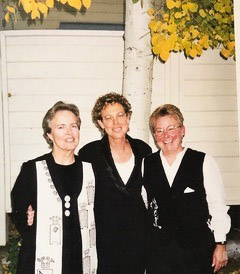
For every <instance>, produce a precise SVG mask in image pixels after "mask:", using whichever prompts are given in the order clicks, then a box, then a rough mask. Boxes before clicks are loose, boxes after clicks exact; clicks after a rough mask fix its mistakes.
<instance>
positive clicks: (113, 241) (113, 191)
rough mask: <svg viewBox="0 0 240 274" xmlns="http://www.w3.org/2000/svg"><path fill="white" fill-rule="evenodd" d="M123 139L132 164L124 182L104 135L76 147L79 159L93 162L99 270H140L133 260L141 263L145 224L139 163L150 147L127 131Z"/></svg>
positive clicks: (140, 164)
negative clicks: (126, 141)
mask: <svg viewBox="0 0 240 274" xmlns="http://www.w3.org/2000/svg"><path fill="white" fill-rule="evenodd" d="M127 139H128V141H129V143H130V145H131V148H132V151H133V153H134V156H135V165H134V168H133V171H132V174H131V175H130V178H129V180H128V182H127V183H126V184H124V183H123V181H122V179H121V177H120V175H119V173H118V171H117V169H116V166H115V164H114V161H113V158H112V154H111V151H110V145H109V141H108V136H107V135H105V136H104V137H103V138H102V139H101V140H99V141H94V142H91V143H89V144H87V145H85V146H84V147H83V148H82V149H80V151H79V157H80V159H81V160H83V161H86V162H90V163H91V164H92V165H93V170H94V173H95V178H96V191H95V206H94V211H95V221H96V230H97V232H96V233H97V251H98V263H99V269H101V268H102V269H103V270H102V273H124V274H126V273H131V274H133V273H138V274H139V273H141V271H139V270H136V271H135V268H136V267H137V264H140V265H141V263H142V262H141V260H142V256H143V247H144V239H145V227H146V208H145V206H144V203H143V200H142V197H141V189H142V184H143V181H142V174H141V166H142V159H143V158H144V157H145V156H147V155H148V154H150V153H151V148H150V146H149V145H147V144H146V143H145V142H143V141H141V140H139V139H132V138H131V137H130V136H128V135H127ZM124 265H125V268H124ZM120 269H122V271H120ZM110 271H112V272H110ZM130 271H131V272H130ZM137 271H138V272H137ZM99 273H100V272H99Z"/></svg>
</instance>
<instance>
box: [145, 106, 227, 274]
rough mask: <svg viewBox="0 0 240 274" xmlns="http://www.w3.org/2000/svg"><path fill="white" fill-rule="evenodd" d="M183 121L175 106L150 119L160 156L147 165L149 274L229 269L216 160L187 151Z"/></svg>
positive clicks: (158, 111) (148, 159)
mask: <svg viewBox="0 0 240 274" xmlns="http://www.w3.org/2000/svg"><path fill="white" fill-rule="evenodd" d="M183 121H184V118H183V115H182V113H181V112H180V110H179V109H178V108H177V107H176V106H174V105H171V104H165V105H162V106H160V107H158V108H157V109H156V110H155V111H154V112H153V113H152V115H151V116H150V123H149V124H150V130H151V132H152V135H153V138H154V141H155V143H156V145H157V146H158V148H159V149H160V150H159V151H157V152H155V153H153V154H151V155H149V156H147V157H146V158H145V160H144V187H145V189H146V191H147V197H148V215H149V220H150V239H149V251H148V266H147V274H161V273H163V274H175V273H178V274H203V273H204V274H210V273H216V272H217V271H218V270H219V269H221V268H222V267H224V266H225V265H226V264H227V252H226V242H225V241H226V234H227V233H228V231H229V229H230V218H229V216H228V214H227V211H228V207H227V206H226V205H225V199H224V187H223V182H222V178H221V175H220V172H219V169H218V167H217V164H216V162H215V160H214V159H213V158H212V157H210V156H209V155H206V154H205V153H203V152H199V151H196V150H192V149H190V148H187V147H183V144H182V140H183V137H184V135H185V126H184V125H183Z"/></svg>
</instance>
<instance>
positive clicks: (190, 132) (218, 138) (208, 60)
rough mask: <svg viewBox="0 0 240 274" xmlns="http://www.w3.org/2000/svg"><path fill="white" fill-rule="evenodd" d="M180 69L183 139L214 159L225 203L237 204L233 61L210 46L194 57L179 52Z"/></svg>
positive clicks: (239, 196)
mask: <svg viewBox="0 0 240 274" xmlns="http://www.w3.org/2000/svg"><path fill="white" fill-rule="evenodd" d="M179 70H180V72H179V75H180V77H179V78H180V85H179V93H180V102H179V106H180V108H181V110H182V111H183V113H184V117H185V118H186V119H185V125H186V128H187V131H186V137H185V143H186V145H187V146H189V147H192V148H194V149H197V150H201V151H204V152H206V153H208V154H210V155H212V156H213V157H214V158H215V159H216V161H217V163H218V164H219V167H220V170H221V173H222V177H223V180H224V185H225V188H226V199H227V203H228V204H239V203H240V167H239V136H238V130H239V129H238V115H237V110H238V106H237V92H236V64H235V61H233V60H232V59H229V60H227V61H226V60H223V59H222V58H221V57H220V56H219V51H218V50H209V51H206V52H204V53H203V56H202V57H200V58H196V59H195V60H189V59H185V57H184V56H183V55H181V56H180V59H179ZM232 186H234V187H232ZM231 187H232V188H231ZM236 193H237V194H236Z"/></svg>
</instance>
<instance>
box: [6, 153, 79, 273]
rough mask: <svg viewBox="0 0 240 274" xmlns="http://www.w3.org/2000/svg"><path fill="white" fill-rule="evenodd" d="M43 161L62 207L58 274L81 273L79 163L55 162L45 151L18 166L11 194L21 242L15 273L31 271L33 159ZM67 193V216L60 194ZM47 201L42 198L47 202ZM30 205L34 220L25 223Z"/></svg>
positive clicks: (34, 196) (34, 204) (34, 192)
mask: <svg viewBox="0 0 240 274" xmlns="http://www.w3.org/2000/svg"><path fill="white" fill-rule="evenodd" d="M40 160H46V162H47V166H48V168H49V172H50V174H51V177H52V180H53V183H54V186H55V188H56V190H57V192H58V194H59V196H60V197H61V199H62V209H63V215H62V220H63V253H62V273H63V274H72V273H74V274H75V273H76V274H79V273H82V241H81V231H80V224H79V217H78V207H77V198H78V196H79V194H80V192H81V188H82V163H81V161H79V159H78V157H77V156H76V157H75V162H74V163H73V164H71V165H67V166H64V165H59V164H57V163H55V161H54V158H53V156H52V154H51V153H49V154H45V155H43V156H41V157H38V158H36V159H34V160H30V161H28V162H26V163H24V164H23V165H22V169H21V172H20V174H19V175H18V178H17V180H16V183H15V185H14V188H13V190H12V193H11V197H12V207H13V217H14V220H15V224H16V227H17V229H18V230H19V232H20V233H21V236H22V239H23V244H22V247H21V250H20V255H19V264H18V273H24V274H31V273H34V267H35V263H34V262H35V248H36V244H35V241H36V221H37V183H41V182H37V175H36V165H35V163H36V161H40ZM66 195H69V196H70V198H71V203H70V208H69V211H70V216H68V217H66V216H65V214H64V211H65V210H64V203H65V201H64V197H65V196H66ZM47 202H48V201H46V203H47ZM30 204H31V205H32V207H33V209H34V210H35V216H34V223H33V225H32V226H27V214H26V212H27V208H28V206H29V205H30Z"/></svg>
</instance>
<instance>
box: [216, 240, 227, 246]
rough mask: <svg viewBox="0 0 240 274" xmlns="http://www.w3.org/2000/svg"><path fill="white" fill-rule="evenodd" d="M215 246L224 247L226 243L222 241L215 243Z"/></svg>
mask: <svg viewBox="0 0 240 274" xmlns="http://www.w3.org/2000/svg"><path fill="white" fill-rule="evenodd" d="M215 244H216V245H225V244H226V241H222V242H215Z"/></svg>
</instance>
